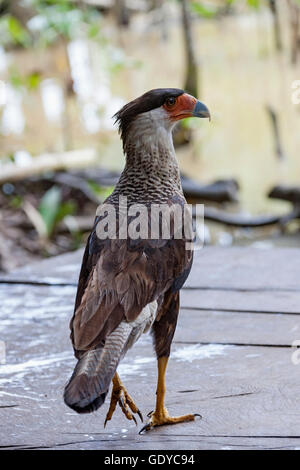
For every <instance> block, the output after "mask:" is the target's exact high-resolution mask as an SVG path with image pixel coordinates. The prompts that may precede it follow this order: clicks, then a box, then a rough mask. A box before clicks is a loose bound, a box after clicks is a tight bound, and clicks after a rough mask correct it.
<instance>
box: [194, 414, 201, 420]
mask: <svg viewBox="0 0 300 470" xmlns="http://www.w3.org/2000/svg"><path fill="white" fill-rule="evenodd" d="M194 416H199V418H200V419H202V416H201V415H199V413H194Z"/></svg>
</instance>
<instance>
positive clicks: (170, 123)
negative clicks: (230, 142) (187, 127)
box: [114, 88, 210, 145]
mask: <svg viewBox="0 0 300 470" xmlns="http://www.w3.org/2000/svg"><path fill="white" fill-rule="evenodd" d="M114 117H115V119H116V122H117V123H118V125H119V132H120V134H121V138H122V140H123V144H124V145H125V144H126V139H127V137H128V135H129V133H131V132H132V130H133V131H134V135H135V136H136V137H138V136H139V134H140V135H149V136H151V133H152V134H155V135H157V134H159V130H162V131H167V132H171V130H172V129H173V127H174V125H175V124H176V122H177V121H179V120H180V119H183V118H187V117H199V118H210V113H209V111H208V109H207V107H206V106H205V105H204V104H203V103H201V101H199V100H197V99H196V98H194V97H193V96H191V95H189V94H188V93H185V92H184V90H180V89H178V88H156V89H154V90H150V91H148V92H147V93H145V94H144V95H142V96H140V97H139V98H136V99H135V100H133V101H130V103H127V104H126V105H125V106H123V108H121V109H120V111H118V112H117V113H116V114H115V116H114Z"/></svg>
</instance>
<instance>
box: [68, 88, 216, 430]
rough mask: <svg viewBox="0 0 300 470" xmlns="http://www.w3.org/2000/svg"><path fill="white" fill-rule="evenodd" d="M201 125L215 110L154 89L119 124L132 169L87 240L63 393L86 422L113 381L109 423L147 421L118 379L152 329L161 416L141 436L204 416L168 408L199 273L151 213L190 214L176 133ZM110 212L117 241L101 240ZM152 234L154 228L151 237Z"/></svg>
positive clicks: (183, 242) (182, 241)
mask: <svg viewBox="0 0 300 470" xmlns="http://www.w3.org/2000/svg"><path fill="white" fill-rule="evenodd" d="M193 116H194V117H209V111H208V109H207V108H206V106H205V105H204V104H202V103H201V102H200V101H198V100H197V99H196V98H194V97H192V96H191V95H188V94H187V93H185V92H184V91H183V90H179V89H176V88H162V89H155V90H151V91H149V92H147V93H145V94H144V95H142V96H141V97H139V98H137V99H135V100H133V101H131V102H130V103H128V104H126V105H125V106H124V107H123V108H122V109H121V110H120V111H119V112H118V113H117V114H116V115H115V118H116V121H117V123H118V125H119V132H120V135H121V138H122V141H123V149H124V154H125V157H126V165H125V168H124V171H123V172H122V174H121V177H120V180H119V182H118V184H117V185H116V187H115V189H114V191H113V193H112V194H111V195H110V196H109V197H108V198H107V200H106V201H105V203H104V205H102V206H100V207H99V208H98V211H97V216H96V219H95V223H94V227H93V229H92V232H91V234H90V236H89V238H88V241H87V245H86V249H85V253H84V256H83V261H82V267H81V272H80V277H79V283H78V290H77V296H76V302H75V309H74V315H73V317H72V319H71V323H70V328H71V340H72V343H73V347H74V352H75V356H76V358H77V359H78V362H77V365H76V367H75V369H74V372H73V375H72V377H71V378H70V380H69V382H68V384H67V385H66V387H65V391H64V400H65V403H66V404H67V405H68V406H69V407H71V408H72V409H73V410H75V411H77V412H78V413H88V412H91V411H95V410H97V409H98V408H99V407H100V406H101V405H102V404H103V403H104V400H105V397H106V395H107V393H108V389H109V386H110V383H111V382H112V384H113V388H112V395H111V402H110V407H109V410H108V413H107V416H106V420H105V424H106V422H107V421H108V420H110V419H111V417H112V415H113V412H114V410H115V408H116V405H117V404H119V405H120V407H121V409H122V411H123V412H124V414H125V415H126V417H127V418H128V419H130V420H132V419H133V420H134V421H135V422H136V419H135V416H134V415H135V413H137V414H138V415H139V416H140V418H141V419H142V415H141V413H140V411H139V409H138V407H137V406H136V404H135V402H134V401H133V399H132V398H131V396H130V395H129V394H128V392H127V390H126V388H125V386H124V385H123V383H122V382H121V380H120V377H119V375H118V374H117V372H116V371H117V367H118V364H119V362H120V360H121V359H122V358H123V357H124V355H125V354H126V352H127V350H128V349H129V348H130V347H131V346H132V345H133V344H134V343H135V342H136V341H137V339H138V338H139V337H140V336H141V334H142V333H144V332H145V331H148V330H149V329H151V332H152V334H153V340H154V348H155V352H156V356H157V360H158V381H157V391H156V406H155V410H154V411H153V412H152V413H150V416H149V421H148V423H147V424H146V426H144V428H143V429H147V430H148V429H150V428H151V427H153V426H159V425H163V424H174V423H179V422H183V421H191V420H194V417H195V416H196V415H195V414H188V415H185V416H179V417H176V418H174V417H171V416H170V415H169V414H168V411H167V410H166V408H165V405H164V397H165V371H166V367H167V363H168V358H169V354H170V347H171V343H172V339H173V336H174V332H175V328H176V322H177V316H178V312H179V291H180V289H181V287H182V286H183V284H184V282H185V280H186V279H187V277H188V275H189V272H190V269H191V265H192V250H191V249H187V241H189V240H188V237H187V236H186V235H183V236H181V237H179V236H177V228H176V223H175V222H176V220H175V218H174V215H173V216H172V215H171V218H170V224H169V228H170V230H169V236H165V234H164V233H162V225H163V224H164V220H163V219H164V216H163V215H162V213H159V216H158V219H159V220H158V221H157V220H156V221H155V220H154V219H153V217H152V215H151V214H150V212H151V210H152V208H153V207H154V206H156V207H157V206H159V207H162V206H164V207H172V206H173V205H176V207H179V208H184V207H185V203H186V201H185V199H184V195H183V192H182V187H181V183H180V174H179V168H178V164H177V161H176V156H175V152H174V147H173V141H172V129H173V127H174V125H175V124H176V122H177V121H178V120H180V119H182V118H186V117H193ZM120 201H122V203H120ZM136 205H138V208H141V207H143V208H144V210H142V209H140V212H141V213H142V212H143V214H144V218H140V219H139V224H137V225H139V227H137V226H135V228H136V231H135V232H134V231H133V232H134V233H135V235H136V232H138V233H139V236H130V234H129V230H128V233H127V231H126V230H125V231H124V224H125V229H127V228H128V229H129V226H130V223H131V222H134V220H135V218H134V217H133V212H134V211H133V212H132V209H133V207H136ZM109 208H113V209H114V211H115V220H114V222H115V223H113V221H112V222H111V225H112V226H113V227H115V233H114V234H113V233H112V232H111V231H110V229H108V230H106V233H107V236H103V230H104V229H103V223H104V221H105V222H106V225H107V221H106V217H107V214H108V212H109ZM145 208H146V209H145ZM106 209H107V210H106ZM145 211H146V212H145ZM183 213H184V211H183ZM145 214H146V215H145ZM173 214H174V213H173ZM172 217H173V218H172ZM121 219H122V221H121ZM124 220H125V222H124ZM182 223H184V222H182ZM142 224H143V225H144V227H141V225H142ZM153 224H158V232H157V233H154V236H149V232H151V235H152V231H151V229H152V227H151V225H153ZM145 225H146V228H147V230H148V229H149V231H146V232H147V233H146V235H145ZM106 228H107V227H106ZM102 229H103V230H102ZM137 229H139V230H137ZM104 232H105V230H104ZM121 232H122V234H121ZM154 232H155V231H154ZM124 233H125V235H124Z"/></svg>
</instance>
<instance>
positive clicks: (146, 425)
mask: <svg viewBox="0 0 300 470" xmlns="http://www.w3.org/2000/svg"><path fill="white" fill-rule="evenodd" d="M151 427H152V426H151V424H150V423H147V424H145V426H143V427H142V429H141V430H140V431H139V434H142V433H143V432H144V431H150V429H151Z"/></svg>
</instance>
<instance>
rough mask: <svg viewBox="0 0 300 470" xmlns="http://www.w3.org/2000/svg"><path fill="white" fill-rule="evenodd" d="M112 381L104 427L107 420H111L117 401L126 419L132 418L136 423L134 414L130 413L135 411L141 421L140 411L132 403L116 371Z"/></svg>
mask: <svg viewBox="0 0 300 470" xmlns="http://www.w3.org/2000/svg"><path fill="white" fill-rule="evenodd" d="M112 382H113V389H112V392H111V399H110V406H109V410H108V412H107V415H106V419H105V422H104V427H105V426H106V423H107V421H110V420H111V418H112V415H113V414H114V411H115V409H116V406H117V403H119V405H120V407H121V410H122V411H123V413H124V415H125V416H126V418H127V419H129V420H133V421H134V422H135V424H137V422H136V419H135V416H134V415H133V414H132V413H137V414H138V415H139V417H140V419H141V421H143V416H142V413H141V412H140V410H139V409H138V407H137V406H136V404H135V403H134V401H133V399H132V398H131V396H130V395H129V393H128V392H127V390H126V388H125V387H124V385H123V383H122V381H121V379H120V377H119V375H118V374H117V373H115V375H114V377H113V380H112ZM130 410H131V411H130Z"/></svg>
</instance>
